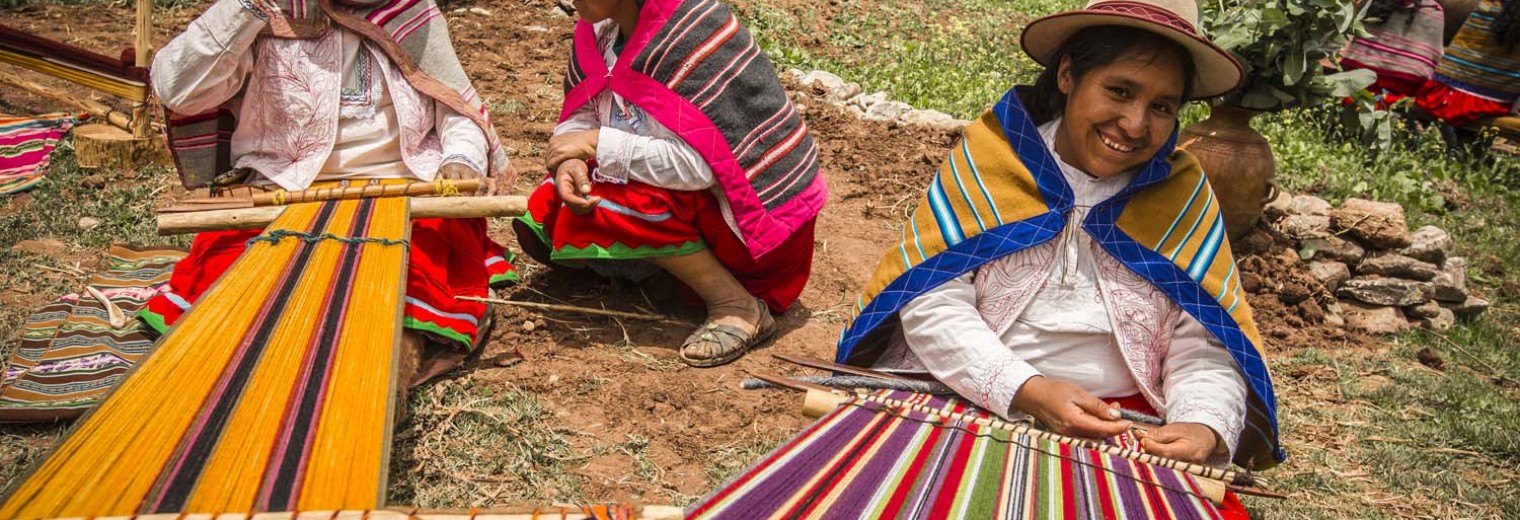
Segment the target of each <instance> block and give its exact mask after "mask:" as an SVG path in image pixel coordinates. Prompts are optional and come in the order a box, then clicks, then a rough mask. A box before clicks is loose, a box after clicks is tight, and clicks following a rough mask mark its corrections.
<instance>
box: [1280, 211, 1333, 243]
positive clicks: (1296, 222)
mask: <svg viewBox="0 0 1520 520" xmlns="http://www.w3.org/2000/svg"><path fill="white" fill-rule="evenodd" d="M1278 225H1279V226H1280V227H1281V228H1282V231H1283V233H1284V234H1286V235H1288V236H1290V237H1293V238H1297V239H1305V238H1314V237H1324V236H1330V217H1327V216H1324V215H1288V217H1287V218H1284V219H1283V220H1282V223H1281V224H1278Z"/></svg>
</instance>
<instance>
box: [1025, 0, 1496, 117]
mask: <svg viewBox="0 0 1520 520" xmlns="http://www.w3.org/2000/svg"><path fill="white" fill-rule="evenodd" d="M1515 1H1516V3H1520V0H1515ZM1146 51H1151V52H1155V53H1162V52H1170V53H1174V54H1175V55H1176V56H1177V57H1178V58H1179V59H1180V60H1181V61H1182V78H1183V79H1182V99H1183V101H1187V100H1188V99H1191V98H1192V97H1193V79H1194V76H1196V75H1197V71H1198V67H1197V65H1195V64H1194V63H1193V55H1192V54H1191V53H1189V52H1188V51H1187V49H1186V48H1184V47H1183V46H1182V45H1181V44H1179V43H1177V42H1174V41H1172V40H1170V39H1167V38H1166V37H1164V36H1161V35H1158V34H1156V33H1153V32H1150V31H1147V30H1144V29H1136V28H1134V27H1124V26H1116V25H1101V26H1096V27H1088V28H1086V29H1082V30H1081V31H1077V34H1074V35H1072V36H1071V37H1070V38H1067V39H1066V41H1065V42H1063V43H1061V46H1060V47H1057V48H1056V51H1055V52H1054V53H1053V54H1052V55H1051V58H1050V62H1049V65H1047V66H1046V67H1045V70H1044V71H1041V72H1040V77H1039V78H1036V79H1035V81H1034V87H1032V88H1030V89H1029V90H1027V91H1024V92H1023V93H1022V97H1023V100H1024V106H1025V108H1027V109H1028V110H1029V118H1030V119H1032V120H1033V121H1034V123H1035V124H1045V123H1047V122H1049V121H1051V120H1054V119H1055V118H1057V117H1060V116H1061V114H1063V113H1065V112H1066V94H1062V93H1061V87H1060V81H1059V79H1060V78H1059V76H1060V74H1061V73H1060V69H1061V58H1063V57H1067V56H1070V57H1071V78H1072V80H1073V82H1075V81H1080V80H1081V79H1082V76H1084V75H1086V74H1087V73H1088V72H1089V71H1091V70H1092V69H1095V68H1098V67H1102V66H1104V65H1108V64H1110V63H1113V62H1115V61H1119V59H1120V58H1123V57H1126V56H1129V55H1131V54H1132V53H1137V52H1146Z"/></svg>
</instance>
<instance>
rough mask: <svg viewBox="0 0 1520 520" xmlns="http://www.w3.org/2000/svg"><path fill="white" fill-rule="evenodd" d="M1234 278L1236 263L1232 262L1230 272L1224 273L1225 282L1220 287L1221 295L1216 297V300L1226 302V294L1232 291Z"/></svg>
mask: <svg viewBox="0 0 1520 520" xmlns="http://www.w3.org/2000/svg"><path fill="white" fill-rule="evenodd" d="M1232 278H1235V262H1230V270H1228V271H1225V272H1224V281H1223V282H1221V283H1220V285H1219V294H1216V295H1214V299H1215V300H1219V301H1224V295H1225V293H1227V292H1229V291H1230V279H1232ZM1232 308H1233V307H1232Z"/></svg>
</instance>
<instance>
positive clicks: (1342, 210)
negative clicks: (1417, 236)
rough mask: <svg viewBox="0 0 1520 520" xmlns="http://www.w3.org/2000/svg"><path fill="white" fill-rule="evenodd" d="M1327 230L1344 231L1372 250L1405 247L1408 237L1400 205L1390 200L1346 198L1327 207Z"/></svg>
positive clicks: (1406, 225)
mask: <svg viewBox="0 0 1520 520" xmlns="http://www.w3.org/2000/svg"><path fill="white" fill-rule="evenodd" d="M1330 230H1331V231H1334V232H1336V233H1341V232H1345V233H1346V234H1348V235H1350V236H1351V237H1352V238H1355V239H1357V240H1358V241H1360V242H1362V243H1363V244H1366V245H1368V246H1371V247H1373V248H1375V249H1398V248H1404V247H1408V246H1409V245H1410V243H1411V242H1412V240H1411V239H1410V236H1409V225H1408V224H1406V223H1405V221H1404V207H1403V206H1400V205H1398V204H1394V203H1391V202H1374V201H1370V200H1365V199H1346V203H1345V204H1342V205H1341V207H1339V208H1336V209H1332V210H1330Z"/></svg>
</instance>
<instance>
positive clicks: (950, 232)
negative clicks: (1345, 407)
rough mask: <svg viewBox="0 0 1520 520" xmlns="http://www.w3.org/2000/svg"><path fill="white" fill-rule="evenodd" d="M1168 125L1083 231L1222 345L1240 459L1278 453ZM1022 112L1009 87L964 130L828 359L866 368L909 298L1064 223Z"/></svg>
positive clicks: (1214, 233) (1210, 218)
mask: <svg viewBox="0 0 1520 520" xmlns="http://www.w3.org/2000/svg"><path fill="white" fill-rule="evenodd" d="M1175 144H1176V135H1175V132H1174V133H1173V136H1172V137H1171V139H1170V140H1169V141H1168V142H1167V144H1166V145H1164V146H1163V147H1162V148H1161V150H1160V151H1159V152H1158V153H1157V154H1156V156H1155V157H1152V158H1151V160H1150V161H1149V162H1148V163H1146V164H1145V165H1144V166H1142V167H1141V168H1140V169H1139V171H1138V172H1136V174H1135V177H1134V180H1132V181H1131V182H1130V184H1129V185H1128V186H1126V187H1125V188H1124V189H1123V190H1121V191H1120V192H1119V193H1118V194H1116V195H1114V196H1113V197H1112V198H1109V199H1108V200H1106V201H1104V202H1102V203H1099V204H1097V205H1096V206H1094V207H1093V208H1092V210H1091V211H1090V212H1089V213H1088V215H1087V218H1086V220H1085V221H1083V222H1082V224H1081V226H1082V231H1083V232H1085V233H1087V234H1088V235H1090V236H1091V237H1092V239H1093V241H1094V242H1095V243H1097V244H1098V245H1099V246H1100V247H1102V248H1103V249H1104V251H1107V252H1108V253H1109V254H1110V255H1112V256H1113V257H1114V258H1115V259H1118V260H1119V261H1120V262H1121V263H1123V264H1124V266H1125V267H1127V268H1129V269H1130V270H1131V271H1133V272H1134V273H1135V274H1137V275H1139V276H1140V277H1142V278H1144V279H1145V280H1146V281H1148V282H1150V283H1151V284H1152V285H1154V286H1155V287H1156V288H1157V289H1159V290H1160V291H1161V292H1162V293H1164V294H1166V295H1167V297H1168V298H1170V299H1171V300H1172V301H1173V302H1174V303H1176V304H1177V306H1178V307H1180V308H1182V310H1183V311H1185V312H1187V313H1188V314H1189V315H1191V316H1192V317H1193V318H1194V319H1197V320H1198V322H1199V323H1202V324H1203V326H1204V327H1205V328H1206V329H1208V331H1209V332H1210V333H1211V334H1213V335H1214V337H1215V338H1217V339H1218V340H1219V343H1221V344H1222V345H1223V346H1224V347H1225V349H1226V350H1228V351H1229V352H1230V355H1231V357H1233V358H1234V359H1235V363H1236V365H1237V366H1238V367H1240V370H1241V373H1242V374H1243V375H1244V377H1245V380H1246V383H1247V385H1248V386H1249V387H1250V389H1251V396H1250V400H1249V401H1248V402H1247V403H1246V404H1247V423H1246V429H1245V432H1244V433H1243V434H1242V436H1241V439H1240V445H1239V449H1238V450H1237V452H1236V462H1237V463H1238V464H1240V465H1241V466H1242V467H1246V468H1251V469H1256V470H1261V469H1267V468H1271V467H1273V466H1275V465H1277V463H1278V462H1280V461H1281V460H1283V459H1284V458H1285V457H1286V456H1287V454H1286V453H1284V452H1283V451H1282V450H1281V449H1280V447H1279V446H1278V442H1277V401H1276V397H1275V396H1274V393H1273V389H1272V380H1271V376H1270V374H1268V372H1267V365H1266V362H1265V360H1264V357H1263V352H1264V345H1263V344H1262V341H1261V337H1260V335H1259V334H1258V332H1257V330H1256V323H1255V321H1253V319H1252V317H1251V306H1250V304H1248V303H1247V302H1246V300H1245V292H1244V291H1242V290H1241V286H1240V277H1239V276H1237V273H1236V270H1235V259H1234V257H1233V256H1232V255H1231V254H1230V244H1229V242H1228V240H1227V239H1226V237H1225V230H1224V220H1223V219H1222V218H1221V217H1220V213H1219V204H1218V202H1217V201H1216V200H1215V199H1214V190H1213V189H1212V188H1210V187H1209V183H1208V178H1207V177H1206V176H1204V174H1203V169H1202V168H1200V167H1199V166H1198V161H1197V160H1196V159H1194V158H1193V156H1192V155H1189V154H1188V153H1187V152H1185V151H1180V150H1177V151H1174V147H1175ZM1055 161H1056V159H1055V158H1054V157H1053V156H1052V155H1051V153H1050V150H1048V149H1046V147H1045V142H1044V141H1043V140H1042V139H1041V138H1040V135H1039V130H1038V127H1037V126H1036V125H1035V123H1034V122H1033V121H1031V120H1030V119H1029V115H1028V113H1027V112H1026V111H1025V110H1024V106H1023V103H1022V102H1021V101H1020V99H1019V94H1018V91H1017V90H1009V91H1008V93H1007V94H1006V95H1004V96H1003V99H1002V100H1001V101H999V102H998V104H997V105H996V106H995V107H993V109H992V110H991V111H989V112H987V113H986V114H984V115H983V116H982V117H981V118H980V119H978V120H976V121H974V122H972V123H971V125H969V126H967V127H966V130H965V137H964V138H963V139H962V141H961V142H960V143H959V144H958V145H957V146H955V147H954V148H953V149H952V150H951V152H950V155H949V157H947V158H946V160H945V162H944V164H943V165H942V166H941V167H940V170H939V174H938V175H936V176H935V177H934V179H933V180H932V181H930V183H929V189H928V190H927V192H926V193H925V195H924V197H923V198H922V199H920V201H919V204H918V208H917V209H916V210H915V211H914V214H913V216H912V217H910V219H909V220H908V222H907V223H905V224H904V225H903V240H902V242H901V243H900V244H899V245H897V246H896V247H893V248H891V249H888V250H887V253H886V254H885V255H884V256H883V257H882V259H881V261H880V263H878V264H877V267H876V272H875V274H874V275H873V276H872V278H871V279H870V280H869V281H868V282H867V283H866V286H865V289H864V290H863V291H862V292H861V296H860V299H859V300H858V302H857V305H856V307H855V309H854V310H855V312H856V317H855V319H854V321H853V322H852V323H851V324H850V326H849V327H848V328H846V329H845V331H844V334H843V336H842V337H841V338H840V341H839V349H838V354H837V361H838V362H839V363H844V364H854V365H862V366H869V365H870V364H871V363H873V362H874V360H875V359H876V357H877V356H879V355H880V354H881V352H882V351H883V350H884V347H885V344H886V338H887V333H889V332H891V331H892V330H895V329H894V327H896V325H897V321H896V320H897V313H898V311H899V310H901V309H902V306H903V305H904V304H906V303H907V302H909V301H912V300H913V298H916V297H918V296H919V295H921V294H924V293H925V292H928V291H930V290H933V289H934V288H936V287H939V286H940V284H943V283H944V282H945V281H948V280H951V279H954V278H955V277H957V276H960V275H962V274H965V273H967V272H971V271H972V270H974V269H976V268H978V267H980V266H982V265H984V264H986V263H987V262H991V261H993V260H996V259H998V258H1002V257H1004V256H1007V255H1010V254H1013V253H1016V252H1019V251H1022V250H1024V249H1026V248H1029V247H1033V246H1036V245H1039V244H1043V243H1046V242H1048V241H1050V240H1051V239H1053V238H1055V237H1056V236H1058V235H1059V234H1060V233H1061V230H1062V229H1063V228H1065V227H1066V225H1067V224H1066V221H1067V215H1068V214H1069V212H1070V211H1071V209H1072V207H1073V204H1074V202H1073V200H1074V198H1073V195H1072V190H1071V186H1069V185H1067V183H1066V179H1065V177H1064V176H1063V175H1062V174H1061V172H1060V169H1059V168H1058V167H1057V166H1056V163H1055Z"/></svg>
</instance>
